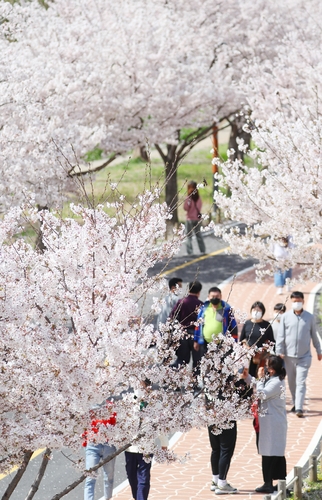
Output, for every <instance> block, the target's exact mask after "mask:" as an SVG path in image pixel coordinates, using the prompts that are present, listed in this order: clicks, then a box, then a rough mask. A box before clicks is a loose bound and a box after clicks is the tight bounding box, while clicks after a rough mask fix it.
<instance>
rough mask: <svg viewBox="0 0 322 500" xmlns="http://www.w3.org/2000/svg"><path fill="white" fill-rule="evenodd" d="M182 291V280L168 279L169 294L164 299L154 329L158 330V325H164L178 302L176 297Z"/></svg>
mask: <svg viewBox="0 0 322 500" xmlns="http://www.w3.org/2000/svg"><path fill="white" fill-rule="evenodd" d="M180 290H182V279H181V278H170V279H169V292H168V293H167V295H166V296H165V298H164V303H163V304H162V306H161V311H160V313H159V315H158V317H157V324H156V327H157V329H159V325H160V323H162V324H164V323H166V321H167V319H168V318H169V316H170V314H171V311H172V309H173V308H174V306H175V305H176V303H177V302H178V298H179V297H178V295H179V293H180Z"/></svg>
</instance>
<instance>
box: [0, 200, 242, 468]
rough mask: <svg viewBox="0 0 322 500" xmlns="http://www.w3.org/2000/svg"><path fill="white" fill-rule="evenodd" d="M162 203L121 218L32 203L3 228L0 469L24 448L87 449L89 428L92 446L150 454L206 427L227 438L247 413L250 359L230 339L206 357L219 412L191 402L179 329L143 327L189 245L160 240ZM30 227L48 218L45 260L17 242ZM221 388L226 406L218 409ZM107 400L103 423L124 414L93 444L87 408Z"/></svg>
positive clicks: (120, 211)
mask: <svg viewBox="0 0 322 500" xmlns="http://www.w3.org/2000/svg"><path fill="white" fill-rule="evenodd" d="M157 195H158V193H156V194H153V193H150V192H147V193H145V194H143V195H142V196H141V197H140V200H139V201H138V203H137V204H136V205H135V206H134V205H133V207H132V208H131V209H129V208H128V205H125V202H115V203H114V206H115V215H114V216H110V215H107V213H106V211H105V207H104V206H98V207H97V208H95V209H89V208H85V207H83V206H80V205H78V206H72V209H73V212H74V214H75V217H74V218H69V219H65V220H63V219H61V218H60V217H58V216H56V215H55V214H54V213H52V212H49V211H43V212H40V213H39V212H37V210H36V209H33V208H32V205H29V206H27V205H26V206H24V207H22V208H15V209H12V210H11V211H9V212H8V214H7V215H6V216H5V217H4V219H3V220H1V221H0V238H1V240H0V263H1V264H0V279H1V288H0V291H1V297H0V299H1V300H0V321H1V338H0V352H1V356H0V360H1V361H0V391H1V405H0V411H1V420H0V436H1V440H0V455H1V457H2V461H1V470H7V469H8V468H10V466H12V465H13V464H16V463H19V461H20V460H21V456H22V453H23V450H26V449H37V448H41V447H43V446H46V447H50V448H52V449H54V448H58V449H59V448H61V447H63V446H68V447H70V448H71V449H73V450H75V451H78V450H79V449H80V447H81V443H82V438H81V435H82V433H84V431H85V430H87V431H88V434H87V439H96V440H99V442H102V440H105V439H106V438H108V439H109V440H110V442H111V443H114V444H116V446H118V447H119V446H121V445H124V444H126V443H131V442H138V444H139V447H140V449H142V450H145V451H148V452H151V451H153V450H154V440H155V437H156V436H157V435H159V434H161V433H162V434H167V433H170V432H174V431H178V430H182V431H187V430H189V429H191V428H192V427H193V426H200V425H205V424H206V423H207V422H210V423H214V424H216V425H217V426H218V429H220V428H222V427H225V425H227V422H230V420H231V419H232V415H235V416H236V418H237V417H238V418H241V417H243V416H245V415H247V414H248V411H249V405H247V404H244V403H242V404H241V405H239V404H238V401H239V396H238V394H237V393H236V391H235V389H234V386H233V377H232V373H235V374H236V376H237V370H238V368H240V366H241V365H242V364H243V363H245V356H246V358H247V356H249V352H248V351H245V352H244V348H243V347H242V346H240V345H237V344H235V343H234V342H233V341H231V340H230V339H229V338H228V337H227V341H226V340H225V341H224V342H222V343H221V345H220V346H218V347H217V348H216V347H214V349H213V351H214V355H213V356H212V357H211V359H207V360H206V359H205V368H202V373H204V372H205V373H207V377H206V378H207V382H206V384H205V392H206V393H207V394H208V395H210V396H211V398H212V400H213V401H214V402H215V405H216V408H215V409H214V408H213V407H212V408H211V409H207V407H206V406H205V401H204V397H203V396H200V397H198V398H194V395H193V386H194V380H193V378H192V373H191V371H190V368H189V367H183V368H182V369H181V370H176V369H173V368H172V367H171V366H170V365H171V362H173V360H174V358H175V356H174V353H175V349H176V347H177V345H178V341H179V339H180V337H181V335H182V331H181V329H180V326H179V325H175V324H172V325H171V324H170V323H168V324H167V325H165V326H164V327H163V328H162V329H161V333H159V332H154V331H153V327H152V325H151V324H149V322H146V321H145V317H144V316H143V313H142V307H143V306H142V300H143V301H144V299H145V298H146V296H147V294H148V293H151V294H153V293H155V292H156V291H157V290H158V289H159V288H160V287H161V288H162V286H163V284H161V285H160V282H162V281H163V280H162V279H161V278H160V275H158V274H157V275H156V276H152V277H151V276H150V273H148V271H149V270H151V269H152V268H153V266H154V265H155V264H156V262H158V261H160V260H163V259H165V258H170V257H171V256H172V255H173V254H174V253H175V252H177V251H178V248H179V246H180V244H181V243H182V238H183V237H184V236H183V233H182V230H181V231H179V232H178V233H177V234H176V235H175V236H174V238H173V239H172V240H171V241H168V242H164V243H160V241H161V236H163V234H164V231H165V224H166V220H167V218H168V217H169V213H168V208H167V207H166V205H165V204H164V205H159V204H157V203H156V202H155V196H157ZM26 219H28V220H31V221H36V220H38V219H41V222H42V232H43V241H44V244H45V247H46V249H45V251H44V252H43V253H39V252H38V251H37V250H35V249H34V248H33V247H32V246H31V245H29V244H27V243H26V242H25V241H24V240H23V239H22V238H17V237H16V236H15V235H16V232H17V230H18V229H20V230H21V227H22V226H21V225H22V224H23V222H24V221H25V220H26ZM157 240H159V241H158V245H156V242H157ZM151 345H154V347H153V348H150V346H151ZM223 358H224V362H223V366H222V368H221V370H220V373H219V372H218V366H219V365H218V364H219V363H220V360H221V359H223ZM215 367H217V368H216V370H215ZM214 370H215V371H214ZM227 377H228V378H229V383H227ZM145 381H148V382H146V384H145V386H144V387H143V388H142V382H145ZM133 391H137V393H138V394H139V396H138V397H134V393H133ZM220 391H221V392H222V393H223V395H224V397H225V405H224V406H222V402H221V401H222V400H221V399H220V400H219V401H218V402H216V401H217V396H218V393H219V392H220ZM107 397H109V398H112V399H114V403H113V406H112V407H109V409H106V410H104V405H103V407H102V408H101V410H100V413H99V415H97V416H96V418H105V419H106V418H107V419H108V418H109V416H110V414H111V412H116V415H117V416H116V425H115V426H109V427H104V426H101V428H100V429H99V433H98V434H97V435H92V434H91V431H90V429H91V419H92V418H93V416H92V414H91V413H90V409H91V408H92V407H94V406H95V405H96V404H97V403H98V402H102V401H104V400H105V399H106V398H107ZM140 403H144V404H143V406H142V405H141V404H140ZM146 403H147V404H146ZM237 409H238V411H237ZM104 412H105V413H104ZM171 456H172V455H171V454H170V455H169V459H171ZM172 458H173V457H172Z"/></svg>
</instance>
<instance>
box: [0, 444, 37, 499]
mask: <svg viewBox="0 0 322 500" xmlns="http://www.w3.org/2000/svg"><path fill="white" fill-rule="evenodd" d="M32 454H33V451H31V450H28V451H26V452H25V454H24V457H23V462H22V464H21V465H20V467H19V469H18V470H17V473H16V474H15V476H14V478H13V479H12V481H11V482H10V484H9V486H8V488H7V489H6V491H5V492H4V494H3V496H2V499H1V500H8V499H9V498H10V497H11V495H12V493H13V492H14V490H15V489H16V487H17V485H18V483H19V481H20V479H21V478H22V476H23V475H24V473H25V470H26V469H27V465H28V464H29V462H30V459H31V456H32Z"/></svg>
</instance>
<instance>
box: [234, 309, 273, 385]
mask: <svg viewBox="0 0 322 500" xmlns="http://www.w3.org/2000/svg"><path fill="white" fill-rule="evenodd" d="M265 311H266V309H265V306H264V304H263V303H262V302H259V301H257V302H254V304H253V305H252V307H251V308H250V312H251V319H248V320H247V321H246V323H245V324H244V326H243V329H242V331H241V334H240V337H239V341H240V342H244V343H245V344H246V345H248V346H252V345H254V344H256V347H262V345H263V344H267V343H270V342H272V343H274V344H275V339H274V333H273V329H272V326H271V324H270V323H269V322H268V321H266V320H264V319H263V316H264V314H265ZM260 361H261V359H260V356H258V355H255V356H253V358H252V359H251V360H250V363H249V374H250V375H251V376H252V377H256V372H257V368H258V366H259V364H260Z"/></svg>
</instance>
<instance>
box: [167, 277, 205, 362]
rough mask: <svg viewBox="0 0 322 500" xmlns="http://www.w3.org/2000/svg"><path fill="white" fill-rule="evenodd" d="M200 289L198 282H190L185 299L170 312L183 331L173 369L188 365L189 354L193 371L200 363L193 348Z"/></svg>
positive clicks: (199, 303) (200, 285)
mask: <svg viewBox="0 0 322 500" xmlns="http://www.w3.org/2000/svg"><path fill="white" fill-rule="evenodd" d="M201 289H202V284H201V283H200V281H191V282H190V283H189V293H188V295H187V297H184V298H183V299H180V300H178V302H177V304H176V305H175V306H174V308H173V309H172V311H171V314H170V317H171V318H172V319H173V320H175V319H177V320H178V321H179V323H180V324H181V326H182V327H183V328H184V330H185V333H184V335H183V337H182V338H181V339H180V344H179V347H178V349H177V350H176V356H177V358H176V360H175V361H174V363H173V364H172V367H174V368H178V367H179V366H180V365H182V364H183V363H185V364H189V362H190V357H191V353H192V364H193V369H194V370H195V368H196V367H197V365H198V363H199V361H200V353H199V352H197V351H195V349H194V348H193V339H194V333H195V323H196V321H197V314H198V310H199V308H200V306H202V304H203V302H201V300H199V296H200V292H201Z"/></svg>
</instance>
